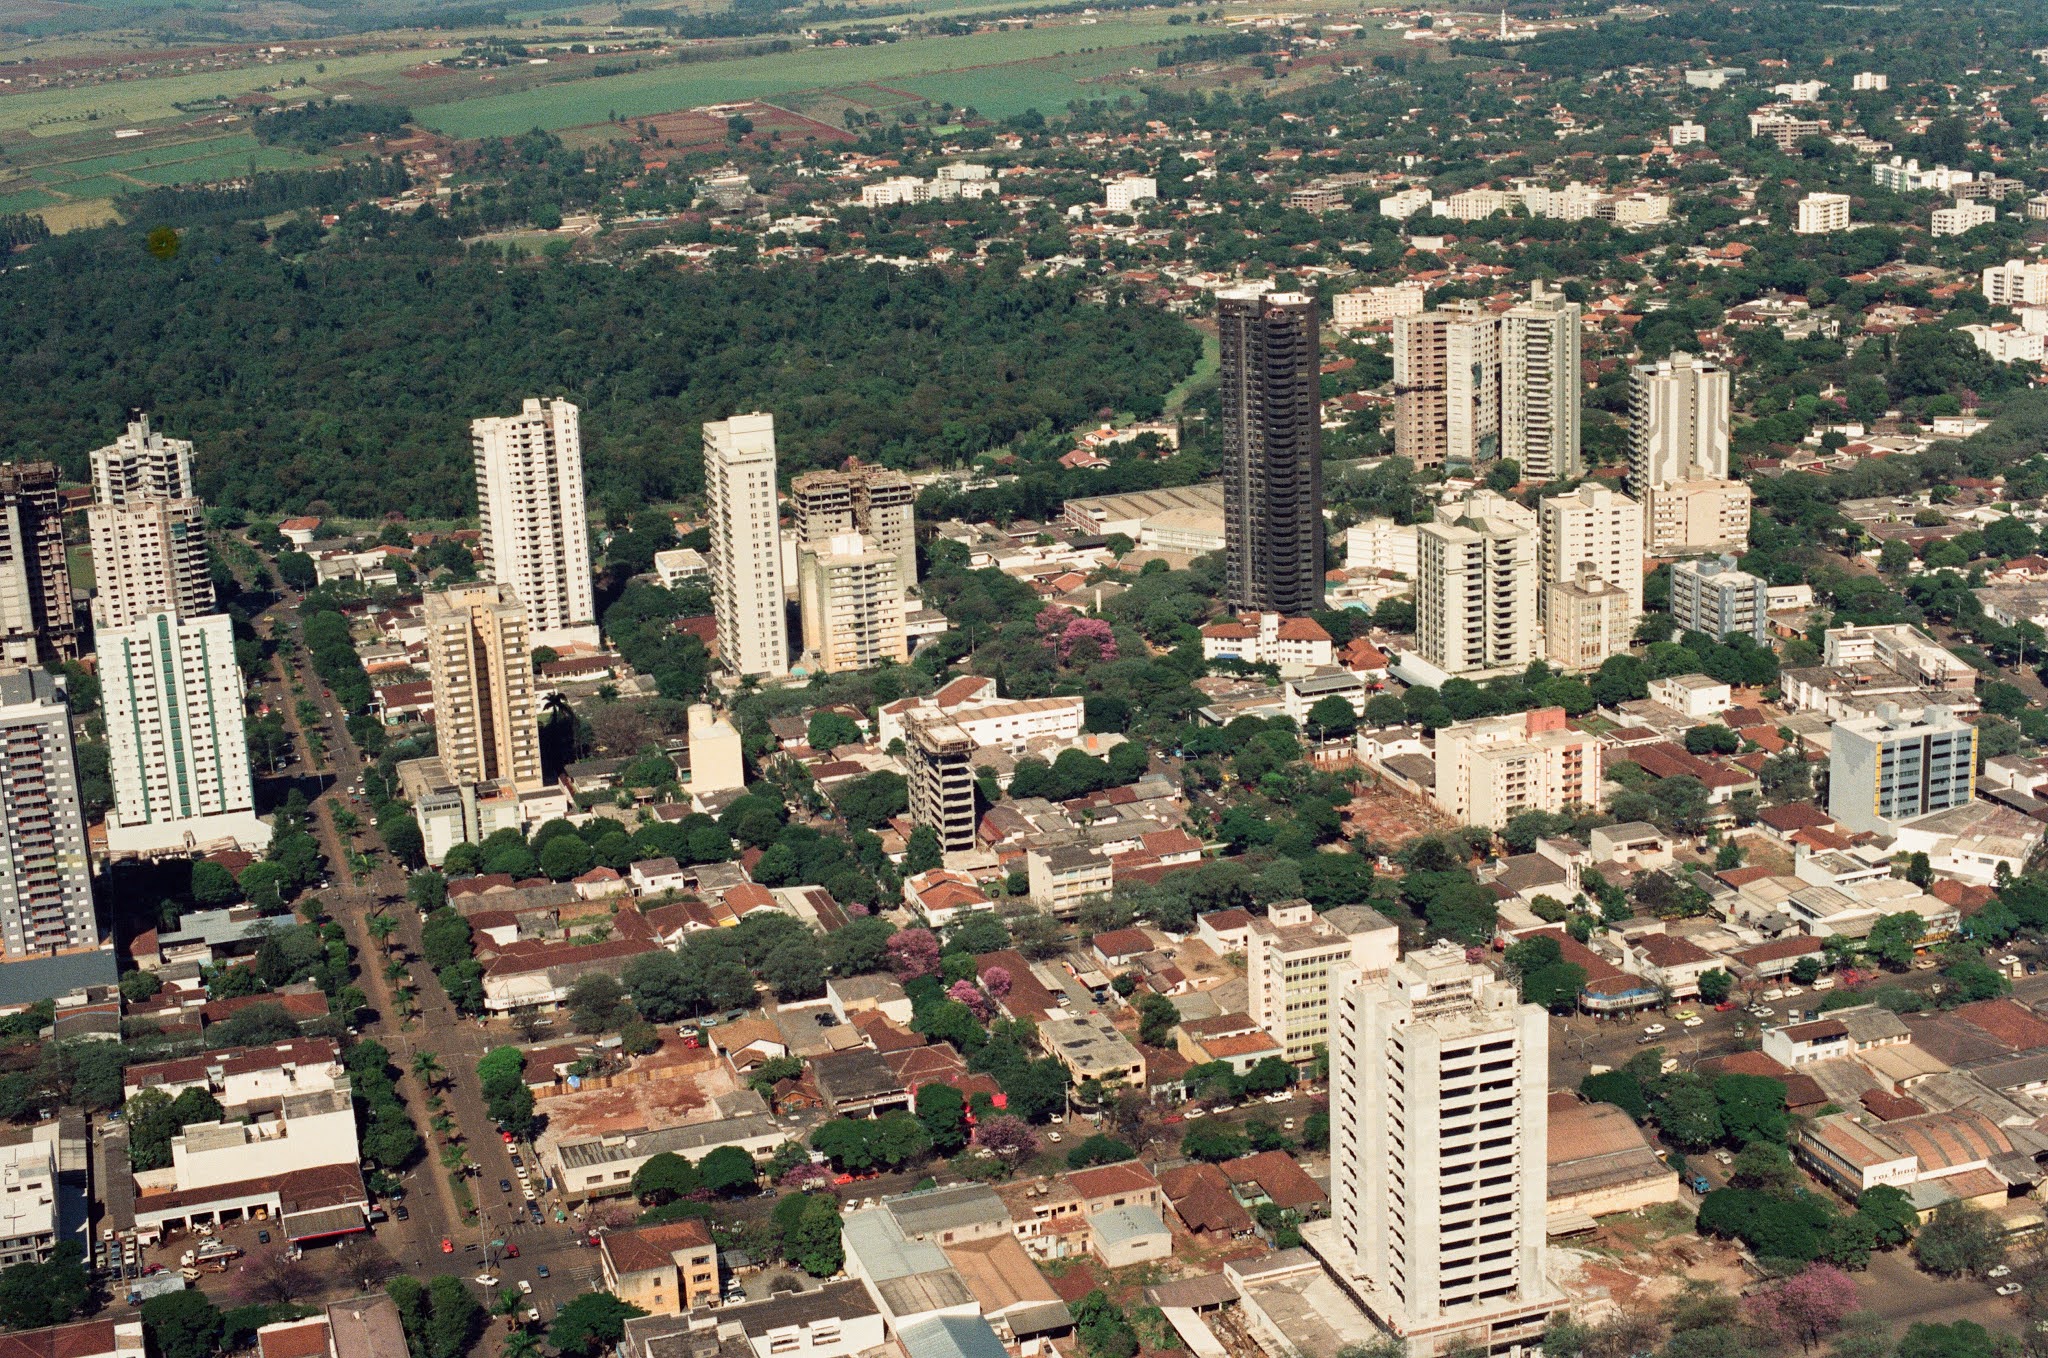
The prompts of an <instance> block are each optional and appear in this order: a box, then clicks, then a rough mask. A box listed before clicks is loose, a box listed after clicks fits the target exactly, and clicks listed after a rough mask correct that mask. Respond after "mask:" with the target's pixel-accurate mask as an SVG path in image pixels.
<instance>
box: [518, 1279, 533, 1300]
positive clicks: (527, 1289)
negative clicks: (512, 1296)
mask: <svg viewBox="0 0 2048 1358" xmlns="http://www.w3.org/2000/svg"><path fill="white" fill-rule="evenodd" d="M519 1295H520V1296H522V1297H530V1296H532V1295H533V1284H532V1283H530V1282H528V1281H526V1279H524V1278H521V1279H520V1280H519Z"/></svg>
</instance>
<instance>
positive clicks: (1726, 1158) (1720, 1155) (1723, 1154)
mask: <svg viewBox="0 0 2048 1358" xmlns="http://www.w3.org/2000/svg"><path fill="white" fill-rule="evenodd" d="M1714 1158H1715V1159H1716V1160H1719V1161H1720V1162H1721V1163H1722V1164H1724V1165H1732V1164H1734V1163H1735V1157H1734V1156H1732V1155H1730V1154H1729V1153H1728V1152H1727V1151H1715V1152H1714Z"/></svg>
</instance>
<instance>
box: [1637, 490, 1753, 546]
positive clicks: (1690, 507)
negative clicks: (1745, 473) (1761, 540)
mask: <svg viewBox="0 0 2048 1358" xmlns="http://www.w3.org/2000/svg"><path fill="white" fill-rule="evenodd" d="M1750 499H1751V496H1750V492H1749V487H1748V486H1746V485H1744V484H1743V483H1742V482H1740V481H1715V480H1705V479H1703V480H1696V481H1673V482H1670V483H1669V484H1667V485H1661V486H1655V485H1653V486H1651V487H1649V488H1648V489H1646V490H1645V491H1644V492H1643V513H1644V518H1645V520H1646V527H1647V530H1648V531H1647V538H1648V541H1647V542H1646V543H1645V544H1644V545H1645V546H1646V547H1647V549H1648V551H1649V553H1650V555H1651V556H1697V555H1700V554H1702V553H1711V554H1713V555H1716V556H1718V555H1720V554H1722V553H1724V552H1726V553H1734V554H1737V555H1739V554H1741V553H1743V552H1746V551H1748V550H1749V507H1750Z"/></svg>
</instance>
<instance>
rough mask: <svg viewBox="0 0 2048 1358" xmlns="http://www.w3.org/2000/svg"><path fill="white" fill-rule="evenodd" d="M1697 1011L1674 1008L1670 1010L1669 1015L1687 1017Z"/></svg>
mask: <svg viewBox="0 0 2048 1358" xmlns="http://www.w3.org/2000/svg"><path fill="white" fill-rule="evenodd" d="M1699 1012H1700V1011H1699V1010H1697V1009H1674V1010H1672V1011H1671V1017H1673V1018H1675V1019H1689V1018H1691V1017H1693V1016H1694V1015H1695V1014H1697V1013H1699Z"/></svg>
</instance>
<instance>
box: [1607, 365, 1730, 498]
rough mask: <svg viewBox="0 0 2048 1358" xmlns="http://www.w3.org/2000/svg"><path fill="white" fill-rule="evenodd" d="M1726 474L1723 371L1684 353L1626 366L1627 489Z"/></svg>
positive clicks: (1640, 491)
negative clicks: (1627, 370) (1653, 361)
mask: <svg viewBox="0 0 2048 1358" xmlns="http://www.w3.org/2000/svg"><path fill="white" fill-rule="evenodd" d="M1728 479H1729V476H1728V370H1727V369H1726V368H1723V367H1721V366H1719V365H1718V364H1714V363H1711V362H1709V361H1707V360H1705V359H1700V358H1695V357H1693V356H1692V355H1691V354H1686V353H1674V354H1672V355H1670V356H1668V357H1666V358H1662V359H1659V360H1658V361H1657V362H1655V363H1646V364H1640V365H1638V366H1637V367H1635V368H1633V369H1631V370H1630V372H1629V387H1628V484H1629V489H1630V490H1632V491H1634V492H1635V493H1636V494H1637V495H1642V494H1644V493H1645V492H1647V491H1648V490H1649V488H1650V487H1651V486H1665V485H1670V484H1671V483H1673V482H1675V481H1697V480H1713V481H1726V480H1728Z"/></svg>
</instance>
